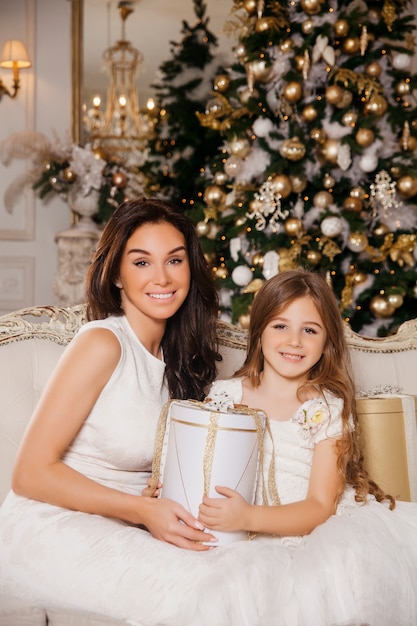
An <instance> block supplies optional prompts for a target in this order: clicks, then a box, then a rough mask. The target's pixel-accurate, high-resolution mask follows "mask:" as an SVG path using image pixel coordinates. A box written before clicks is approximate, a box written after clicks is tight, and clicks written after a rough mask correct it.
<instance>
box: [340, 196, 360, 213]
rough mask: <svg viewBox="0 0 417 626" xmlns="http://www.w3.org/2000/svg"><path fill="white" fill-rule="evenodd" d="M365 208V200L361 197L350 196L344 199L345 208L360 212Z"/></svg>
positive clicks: (345, 209)
mask: <svg viewBox="0 0 417 626" xmlns="http://www.w3.org/2000/svg"><path fill="white" fill-rule="evenodd" d="M362 209H363V202H362V200H361V199H360V198H354V197H352V196H349V197H348V198H345V199H344V200H343V210H344V211H351V212H352V213H360V212H361V211H362Z"/></svg>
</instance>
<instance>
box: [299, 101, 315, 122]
mask: <svg viewBox="0 0 417 626" xmlns="http://www.w3.org/2000/svg"><path fill="white" fill-rule="evenodd" d="M317 115H318V114H317V109H316V108H315V106H314V105H313V104H307V105H306V106H305V107H304V109H303V110H302V112H301V117H302V118H303V119H304V120H305V121H306V122H314V120H315V119H316V117H317Z"/></svg>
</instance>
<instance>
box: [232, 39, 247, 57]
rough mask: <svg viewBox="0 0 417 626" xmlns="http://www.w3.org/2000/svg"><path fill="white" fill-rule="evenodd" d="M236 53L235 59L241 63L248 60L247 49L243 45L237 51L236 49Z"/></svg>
mask: <svg viewBox="0 0 417 626" xmlns="http://www.w3.org/2000/svg"><path fill="white" fill-rule="evenodd" d="M234 53H235V57H236V58H237V59H238V60H239V61H244V60H245V59H246V55H247V52H246V48H245V46H244V44H243V43H240V44H238V45H237V46H236V47H235V49H234Z"/></svg>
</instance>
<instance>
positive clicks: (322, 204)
mask: <svg viewBox="0 0 417 626" xmlns="http://www.w3.org/2000/svg"><path fill="white" fill-rule="evenodd" d="M332 202H333V196H332V194H331V193H329V192H328V191H318V192H317V193H316V194H315V195H314V197H313V204H314V206H315V207H318V208H319V209H325V208H326V207H328V206H329V205H330V204H332Z"/></svg>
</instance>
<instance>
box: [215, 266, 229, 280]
mask: <svg viewBox="0 0 417 626" xmlns="http://www.w3.org/2000/svg"><path fill="white" fill-rule="evenodd" d="M214 274H215V276H216V278H220V279H221V280H224V279H225V278H227V277H228V276H229V272H228V269H227V267H216V268H215V270H214Z"/></svg>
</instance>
